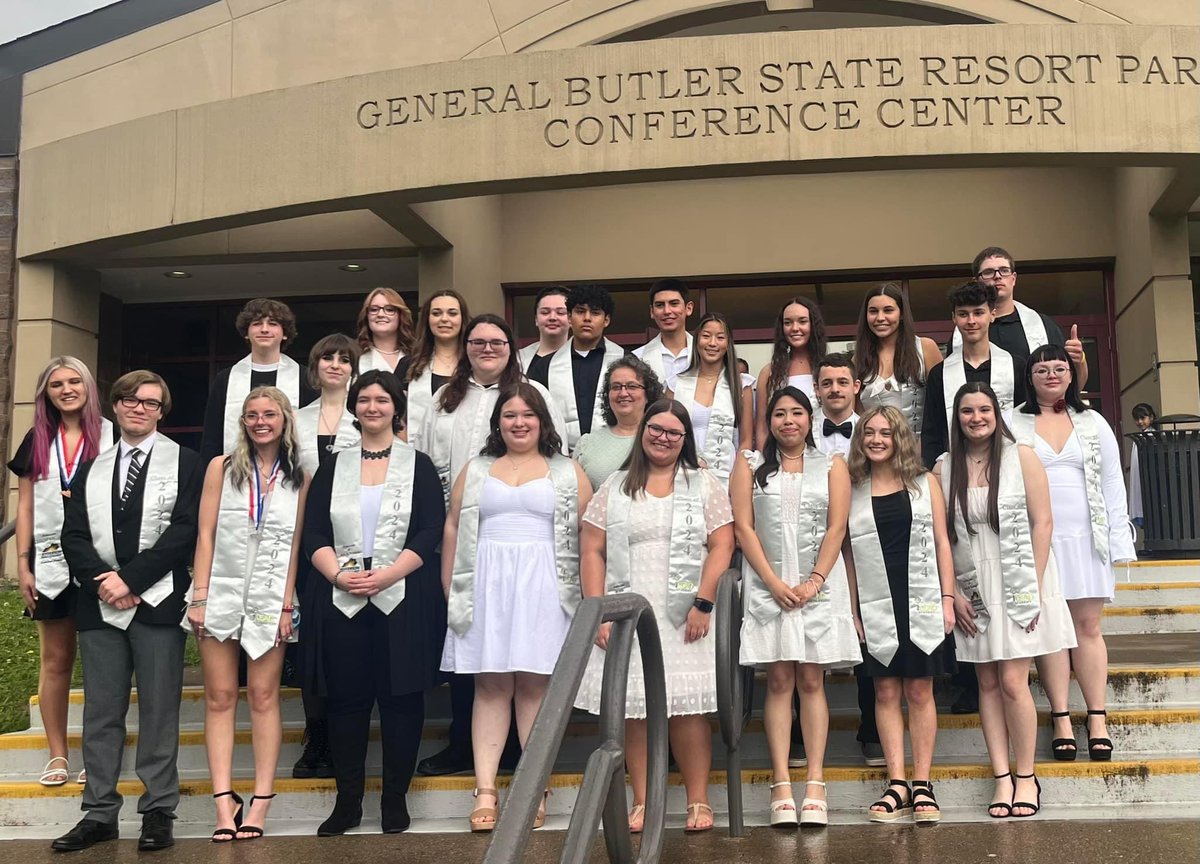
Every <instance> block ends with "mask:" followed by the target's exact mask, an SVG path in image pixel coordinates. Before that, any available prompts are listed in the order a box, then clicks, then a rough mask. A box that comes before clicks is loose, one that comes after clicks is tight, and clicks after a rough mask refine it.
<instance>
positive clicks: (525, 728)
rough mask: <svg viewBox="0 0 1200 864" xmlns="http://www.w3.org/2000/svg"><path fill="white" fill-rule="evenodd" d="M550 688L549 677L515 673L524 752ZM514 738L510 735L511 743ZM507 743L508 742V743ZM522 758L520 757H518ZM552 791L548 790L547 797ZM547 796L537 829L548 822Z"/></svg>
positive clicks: (515, 687) (516, 707) (539, 813)
mask: <svg viewBox="0 0 1200 864" xmlns="http://www.w3.org/2000/svg"><path fill="white" fill-rule="evenodd" d="M549 687H550V676H549V675H535V674H532V673H529V672H514V673H513V690H514V699H513V701H514V707H515V712H514V716H515V718H516V726H517V738H518V740H519V741H520V749H521V750H522V751H523V750H524V749H525V746H526V745H527V744H528V742H529V733H530V732H532V731H533V724H534V721H535V720H537V714H538V711H539V710H540V709H541V707H542V700H543V699H545V698H546V690H547V689H548V688H549ZM511 740H512V736H511V735H509V741H511ZM506 743H507V742H506ZM518 758H520V757H518ZM549 794H550V790H549V789H547V790H546V795H549ZM546 795H543V796H542V805H541V807H540V808H538V816H537V819H536V820H535V821H534V826H533V827H535V828H541V827H542V825H543V824H545V821H546Z"/></svg>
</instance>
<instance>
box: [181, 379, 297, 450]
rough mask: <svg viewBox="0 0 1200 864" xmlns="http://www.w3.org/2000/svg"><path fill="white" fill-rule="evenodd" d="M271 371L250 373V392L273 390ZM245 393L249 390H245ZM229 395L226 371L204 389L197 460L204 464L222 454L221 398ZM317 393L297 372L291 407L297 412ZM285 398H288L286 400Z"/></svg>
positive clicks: (222, 419) (223, 440)
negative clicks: (297, 398)
mask: <svg viewBox="0 0 1200 864" xmlns="http://www.w3.org/2000/svg"><path fill="white" fill-rule="evenodd" d="M276 377H277V376H276V372H275V370H271V371H270V372H258V371H256V370H254V369H251V370H250V390H253V389H254V388H255V387H274V386H275V379H276ZM246 392H247V393H249V392H250V391H249V390H247V391H246ZM228 395H229V370H228V369H222V370H221V371H220V372H218V373H217V375H216V377H215V378H213V382H212V386H211V387H209V388H208V404H207V405H205V406H204V434H203V436H202V437H201V439H200V458H201V459H203V460H204V464H205V465H207V464H208V463H209V462H211V461H212V460H213V457H215V456H220V455H221V454H222V453H224V452H225V398H226V396H228ZM320 395H321V394H320V393H318V392H317V391H316V390H314V389H313V388H312V387H310V386H309V385H308V376H306V375H305V374H304V371H303V370H301V372H300V404H299V405H293V406H292V410H294V411H298V410H300V409H301V408H303V407H304V406H305V405H307V404H308V403H309V402H312V401H313V400H314V399H316V398H317V397H318V396H320ZM288 398H289V399H290V398H291V396H289V397H288Z"/></svg>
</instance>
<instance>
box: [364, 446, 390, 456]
mask: <svg viewBox="0 0 1200 864" xmlns="http://www.w3.org/2000/svg"><path fill="white" fill-rule="evenodd" d="M391 455H392V448H391V447H390V446H389V447H387V448H386V449H383V450H368V449H367V448H366V447H364V448H362V458H364V459H386V458H388V457H389V456H391Z"/></svg>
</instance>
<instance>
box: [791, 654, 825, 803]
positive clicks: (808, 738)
mask: <svg viewBox="0 0 1200 864" xmlns="http://www.w3.org/2000/svg"><path fill="white" fill-rule="evenodd" d="M794 665H795V666H796V669H797V672H798V674H797V676H796V678H797V681H796V683H797V688H798V691H799V693H800V725H801V726H802V727H803V728H804V740H805V742H807V746H806V749H807V750H808V784H807V786H806V788H805V790H804V797H805V799H808V798H813V799H816V800H821V801H824V800H825V787H824V786H822V785H817V784H821V783H824V781H825V745H826V742H827V741H828V740H829V702H828V701H827V700H826V698H825V670H824V669H823V668H822V667H821V666H819V665H817V664H816V663H797V664H794ZM802 809H804V810H808V809H813V810H817V811H821V810H822V808H821V807H820V806H819V805H813V806H812V807H811V808H810V807H809V806H808V805H807V804H806V805H804V806H803V808H802Z"/></svg>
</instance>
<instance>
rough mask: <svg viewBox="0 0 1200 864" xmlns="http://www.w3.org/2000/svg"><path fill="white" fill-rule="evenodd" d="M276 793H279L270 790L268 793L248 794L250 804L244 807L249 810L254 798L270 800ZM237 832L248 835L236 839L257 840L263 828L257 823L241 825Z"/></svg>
mask: <svg viewBox="0 0 1200 864" xmlns="http://www.w3.org/2000/svg"><path fill="white" fill-rule="evenodd" d="M277 794H279V793H277V792H272V793H271V794H270V795H251V796H250V804H249V805H248V806H247V807H246V809H247V810H249V809H250V808H251V807H253V806H254V802H255V800H258V801H270V800H271V799H272V798H274V797H275V796H276V795H277ZM237 833H239V834H249V835H250V836H249V837H238V838H237V839H238V840H257V839H258V838H259V837H262V836H263V833H264V832H263V829H262V828H260V827H259V826H258V825H243V826H242V827H241V828H240V829H239V830H238V832H237Z"/></svg>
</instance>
